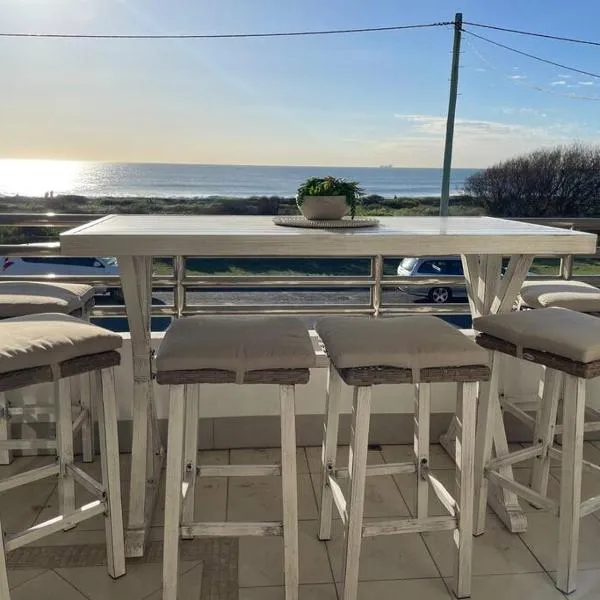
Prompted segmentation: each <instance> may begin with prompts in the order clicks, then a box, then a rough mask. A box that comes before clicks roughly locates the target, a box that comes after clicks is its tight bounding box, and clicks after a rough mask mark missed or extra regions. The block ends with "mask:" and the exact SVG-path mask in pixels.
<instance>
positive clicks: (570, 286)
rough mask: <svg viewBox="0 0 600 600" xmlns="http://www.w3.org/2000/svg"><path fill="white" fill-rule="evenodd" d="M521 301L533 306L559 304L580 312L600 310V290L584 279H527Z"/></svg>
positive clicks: (542, 306)
mask: <svg viewBox="0 0 600 600" xmlns="http://www.w3.org/2000/svg"><path fill="white" fill-rule="evenodd" d="M521 302H522V303H523V304H525V305H526V306H529V307H531V308H547V307H550V306H559V307H562V308H570V309H571V310H576V311H579V312H600V290H599V289H598V288H597V287H594V286H593V285H590V284H589V283H585V282H583V281H564V280H562V279H559V280H557V281H526V282H525V283H524V284H523V287H522V288H521Z"/></svg>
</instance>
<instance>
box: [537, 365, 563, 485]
mask: <svg viewBox="0 0 600 600" xmlns="http://www.w3.org/2000/svg"><path fill="white" fill-rule="evenodd" d="M563 380H564V377H563V374H562V373H561V372H560V371H557V370H556V369H548V368H546V369H544V388H543V392H542V401H541V406H540V407H539V409H538V410H537V411H536V421H535V427H534V430H533V441H534V443H538V444H542V446H543V453H542V454H540V455H538V456H537V457H536V458H534V460H533V467H532V469H531V487H532V489H534V490H535V491H536V492H539V493H540V494H542V495H544V496H545V495H546V493H547V491H548V479H549V476H550V448H552V446H553V444H554V435H555V428H556V418H557V413H558V401H559V397H560V393H561V391H562V384H563Z"/></svg>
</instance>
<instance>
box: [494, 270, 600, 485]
mask: <svg viewBox="0 0 600 600" xmlns="http://www.w3.org/2000/svg"><path fill="white" fill-rule="evenodd" d="M552 307H559V308H569V309H571V310H574V311H577V312H582V313H587V314H590V315H594V316H596V317H597V316H600V290H599V289H598V288H597V287H594V286H593V285H590V284H589V283H584V282H583V281H566V280H564V279H558V280H547V281H526V282H525V283H524V284H523V287H522V288H521V292H520V294H519V297H518V299H517V310H537V309H540V308H552ZM557 377H558V378H559V379H560V381H555V380H556V378H557ZM546 386H551V387H552V388H553V389H554V388H556V393H558V394H559V395H561V396H562V393H563V391H562V388H563V378H562V376H560V375H557V373H554V374H551V373H549V372H547V370H546V369H544V374H543V378H542V380H541V381H540V386H539V389H540V392H539V397H540V399H539V400H538V401H537V402H534V403H526V404H524V403H523V402H519V401H518V400H512V399H511V400H509V399H507V398H503V399H502V408H503V409H504V410H505V411H507V412H510V413H511V414H512V415H513V416H514V417H516V418H517V419H518V420H519V421H521V422H522V423H523V424H524V425H525V426H527V427H529V428H530V429H531V430H532V433H533V434H534V436H535V437H537V428H538V427H539V424H538V420H539V417H540V416H541V414H540V411H539V409H540V407H541V397H542V396H543V395H544V391H543V390H544V388H545V387H546ZM527 412H530V413H531V412H532V413H534V417H531V416H530V415H529V414H527ZM561 431H562V425H561V424H557V425H556V427H555V435H557V436H558V435H560V434H561ZM585 431H586V432H591V431H600V411H598V410H596V409H594V408H592V407H591V406H587V407H586V423H585ZM533 475H534V473H532V476H533Z"/></svg>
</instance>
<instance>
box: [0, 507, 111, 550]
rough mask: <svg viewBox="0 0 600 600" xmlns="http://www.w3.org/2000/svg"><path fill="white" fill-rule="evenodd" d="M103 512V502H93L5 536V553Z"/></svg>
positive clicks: (104, 508)
mask: <svg viewBox="0 0 600 600" xmlns="http://www.w3.org/2000/svg"><path fill="white" fill-rule="evenodd" d="M105 510H106V506H105V504H104V502H102V501H101V500H94V502H90V503H89V504H85V505H84V506H82V507H80V508H78V509H77V510H75V511H73V512H71V513H68V514H66V515H59V516H58V517H54V518H53V519H49V520H48V521H44V522H43V523H40V524H39V525H34V526H33V527H30V528H29V529H26V530H25V531H22V532H20V533H16V534H14V535H9V536H7V537H6V541H5V544H4V547H5V549H6V551H7V552H10V551H11V550H16V549H17V548H20V547H21V546H25V545H27V544H31V543H32V542H35V541H36V540H39V539H40V538H44V537H47V536H49V535H52V534H53V533H58V532H59V531H63V530H65V529H69V528H71V527H74V526H75V525H77V523H81V522H82V521H86V520H87V519H91V518H92V517H95V516H96V515H101V514H103V513H104V511H105Z"/></svg>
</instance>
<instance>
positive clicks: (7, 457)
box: [0, 392, 13, 465]
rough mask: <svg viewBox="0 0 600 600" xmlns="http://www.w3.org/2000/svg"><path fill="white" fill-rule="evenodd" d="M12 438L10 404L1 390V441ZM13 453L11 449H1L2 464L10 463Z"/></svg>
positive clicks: (0, 462)
mask: <svg viewBox="0 0 600 600" xmlns="http://www.w3.org/2000/svg"><path fill="white" fill-rule="evenodd" d="M8 440H10V404H9V402H8V398H7V397H6V394H5V393H4V392H0V441H3V442H7V441H8ZM12 461H13V454H12V451H10V450H0V465H10V463H12Z"/></svg>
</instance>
